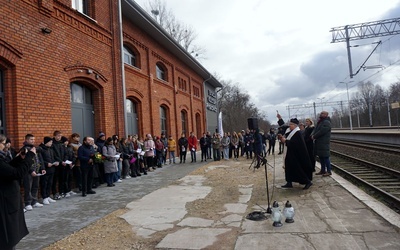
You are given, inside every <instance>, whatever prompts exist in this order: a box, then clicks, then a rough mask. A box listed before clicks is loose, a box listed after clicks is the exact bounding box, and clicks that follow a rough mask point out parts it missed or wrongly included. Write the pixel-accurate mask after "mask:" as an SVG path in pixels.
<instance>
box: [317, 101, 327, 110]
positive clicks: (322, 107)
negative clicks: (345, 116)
mask: <svg viewBox="0 0 400 250" xmlns="http://www.w3.org/2000/svg"><path fill="white" fill-rule="evenodd" d="M324 99H325V97H322V98H317V100H321V112H322V111H324V104H323V103H322V100H324Z"/></svg>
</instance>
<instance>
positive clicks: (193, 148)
mask: <svg viewBox="0 0 400 250" xmlns="http://www.w3.org/2000/svg"><path fill="white" fill-rule="evenodd" d="M188 141H189V150H190V157H191V158H192V161H191V162H196V150H197V137H196V136H195V135H194V133H193V132H190V136H189V140H188Z"/></svg>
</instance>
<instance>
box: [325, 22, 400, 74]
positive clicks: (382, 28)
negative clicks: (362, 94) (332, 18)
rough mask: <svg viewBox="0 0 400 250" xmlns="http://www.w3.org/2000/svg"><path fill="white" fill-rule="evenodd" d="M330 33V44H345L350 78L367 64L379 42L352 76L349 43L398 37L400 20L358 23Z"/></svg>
mask: <svg viewBox="0 0 400 250" xmlns="http://www.w3.org/2000/svg"><path fill="white" fill-rule="evenodd" d="M330 32H332V43H338V42H346V44H347V59H348V61H349V72H350V78H353V76H355V75H357V73H358V72H359V71H360V69H361V67H363V66H364V64H365V63H366V62H367V60H368V58H369V57H370V56H371V54H372V53H373V52H374V51H375V49H376V48H377V47H378V45H379V44H381V42H380V41H379V43H378V45H377V46H376V47H375V48H374V50H373V51H372V52H371V54H370V55H369V56H368V58H367V60H365V62H364V63H363V65H362V66H361V67H360V69H359V70H358V71H357V72H356V73H355V74H353V65H352V61H351V53H350V47H351V46H350V41H353V40H360V39H367V38H373V37H381V36H389V35H398V34H400V18H392V19H386V20H380V21H374V22H366V23H358V24H352V25H345V26H340V27H335V28H332V29H331V30H330Z"/></svg>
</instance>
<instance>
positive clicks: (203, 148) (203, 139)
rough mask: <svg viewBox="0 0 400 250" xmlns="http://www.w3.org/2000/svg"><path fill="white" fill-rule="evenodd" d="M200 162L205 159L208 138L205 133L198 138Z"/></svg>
mask: <svg viewBox="0 0 400 250" xmlns="http://www.w3.org/2000/svg"><path fill="white" fill-rule="evenodd" d="M200 149H201V162H203V161H207V150H208V140H207V135H206V133H203V137H201V138H200Z"/></svg>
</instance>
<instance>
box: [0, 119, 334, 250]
mask: <svg viewBox="0 0 400 250" xmlns="http://www.w3.org/2000/svg"><path fill="white" fill-rule="evenodd" d="M277 117H278V124H279V125H280V126H279V128H278V131H277V133H275V129H274V128H271V129H270V130H269V131H268V133H264V131H261V130H259V129H258V128H257V129H255V130H250V129H246V130H242V131H240V132H235V131H234V132H232V134H231V133H229V132H226V133H224V134H223V135H220V134H219V133H217V132H216V133H214V134H212V135H211V133H210V132H205V133H203V135H202V137H201V138H199V139H198V138H197V137H196V136H195V134H194V133H193V132H190V135H189V137H188V138H186V135H185V133H182V134H181V137H180V138H179V139H178V141H177V142H176V141H175V139H174V138H173V136H172V135H170V136H169V138H166V135H165V134H164V133H161V135H160V136H152V135H151V134H147V135H146V136H145V137H139V136H138V135H128V136H127V137H122V138H119V136H118V135H113V136H110V137H106V135H105V134H104V133H103V132H100V133H99V136H98V137H97V138H96V140H95V139H94V138H93V137H89V136H87V137H84V138H83V140H82V143H81V136H80V135H79V134H77V133H73V134H71V135H70V136H69V137H66V136H63V134H62V132H61V131H54V133H53V136H52V137H49V136H46V137H44V138H43V141H42V142H40V144H39V145H38V146H35V145H36V138H35V136H34V135H33V134H27V135H26V136H25V139H24V142H23V145H22V147H21V148H20V149H19V150H15V149H14V147H12V146H11V141H10V140H9V139H7V138H6V137H5V136H4V135H0V180H1V182H0V207H1V208H2V210H1V218H2V219H1V223H0V227H1V229H0V233H1V235H0V237H1V238H0V244H1V245H2V246H5V249H13V247H15V245H16V244H17V243H18V242H19V240H20V239H22V237H24V236H25V235H26V234H27V233H28V231H27V228H26V224H25V220H24V214H23V213H24V212H27V211H31V210H33V209H34V208H40V207H43V206H44V205H50V204H51V203H55V202H57V200H60V199H62V198H67V197H69V196H71V195H76V194H77V193H78V192H80V193H81V195H82V196H83V197H86V196H87V195H88V194H95V193H96V191H94V189H95V188H97V187H98V186H99V185H102V184H106V185H107V187H114V186H115V183H119V182H122V181H123V180H124V179H129V178H135V177H138V176H141V175H147V172H149V171H155V170H156V169H157V168H162V167H163V165H165V164H167V161H168V163H169V164H175V163H177V160H179V164H185V163H186V156H187V154H188V151H189V152H190V158H191V163H194V162H196V160H197V159H196V152H197V151H198V146H199V147H200V150H201V162H203V161H204V162H206V161H207V160H214V161H220V160H221V159H224V160H229V159H232V158H233V160H236V161H237V160H239V157H246V159H253V157H255V158H254V160H253V161H254V162H256V166H255V167H256V168H257V167H259V166H260V163H261V162H260V160H261V159H262V158H263V157H266V156H267V155H269V154H275V144H276V141H277V139H278V141H279V153H278V154H284V153H285V147H286V148H287V150H286V155H285V161H284V162H285V163H284V165H285V166H284V167H285V179H286V182H287V183H286V184H285V185H283V186H282V187H283V188H292V187H293V185H292V182H298V183H300V184H304V185H305V186H304V188H303V189H308V188H310V187H311V185H312V182H311V181H312V173H313V172H315V156H318V157H319V159H320V162H321V171H320V172H318V173H316V174H317V175H322V176H329V175H331V166H330V160H329V156H330V155H329V152H330V148H329V142H330V130H331V127H330V119H329V116H328V112H326V111H323V112H321V114H320V117H319V120H318V123H317V125H316V126H315V127H314V125H313V122H312V120H311V119H306V121H305V123H306V124H305V125H303V124H301V123H300V122H299V121H298V120H297V119H296V118H294V119H291V120H290V122H289V125H286V124H285V123H284V122H283V120H282V117H281V116H280V115H279V114H278V115H277ZM267 148H268V149H267ZM175 152H176V154H175ZM21 183H22V186H23V196H21V192H20V185H21ZM39 190H40V195H41V198H42V203H40V202H39V198H38V192H39ZM10 197H12V198H13V199H10V200H9V201H8V198H10ZM15 197H20V198H17V199H15ZM11 205H12V206H11ZM19 207H21V208H23V209H19ZM10 209H14V210H15V211H14V212H13V211H11V212H13V213H10V211H9V210H10Z"/></svg>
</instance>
